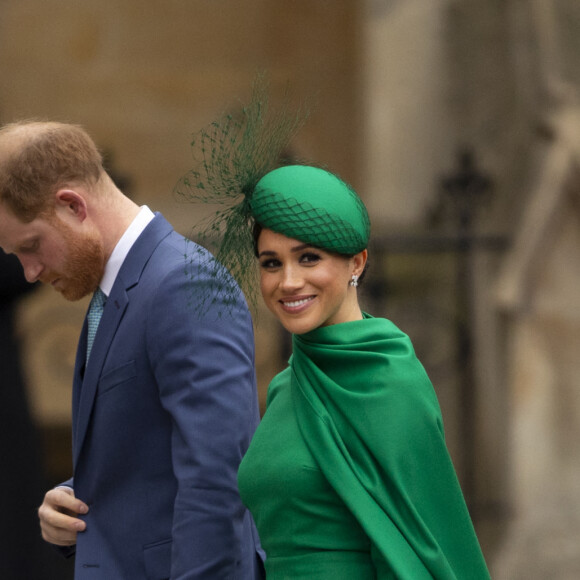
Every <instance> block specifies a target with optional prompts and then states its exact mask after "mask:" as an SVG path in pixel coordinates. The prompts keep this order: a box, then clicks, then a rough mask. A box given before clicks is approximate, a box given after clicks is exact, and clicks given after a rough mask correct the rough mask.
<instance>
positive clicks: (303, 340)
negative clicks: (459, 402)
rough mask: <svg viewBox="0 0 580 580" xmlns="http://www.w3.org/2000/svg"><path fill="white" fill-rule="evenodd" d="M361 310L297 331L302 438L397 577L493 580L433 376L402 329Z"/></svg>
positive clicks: (295, 374)
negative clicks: (357, 316) (355, 316)
mask: <svg viewBox="0 0 580 580" xmlns="http://www.w3.org/2000/svg"><path fill="white" fill-rule="evenodd" d="M365 316H366V318H365V320H361V321H355V322H347V323H344V324H339V325H335V326H327V327H323V328H318V329H316V330H314V331H311V332H309V333H306V334H304V335H301V336H298V335H294V336H293V355H292V359H291V369H292V379H291V381H292V395H293V401H294V407H295V411H296V415H297V419H298V424H299V426H300V429H301V432H302V435H303V437H304V440H305V441H306V442H307V445H308V446H309V448H310V451H311V453H312V454H313V455H314V457H315V458H316V460H317V462H318V463H319V465H320V468H321V470H322V472H323V473H324V475H325V477H326V478H327V479H328V481H329V482H330V483H331V485H332V486H333V487H334V489H335V490H336V492H337V493H338V495H339V496H340V497H341V498H342V500H343V501H344V502H345V503H346V504H347V506H348V507H349V509H350V510H351V511H352V513H353V514H354V515H355V517H356V518H357V520H358V521H359V522H360V524H361V526H362V527H363V528H364V530H365V531H366V533H367V534H368V536H369V538H370V539H371V541H372V543H373V545H374V547H375V548H376V549H377V550H378V551H379V552H380V554H381V555H382V557H383V558H384V560H385V562H386V566H387V568H389V569H390V570H392V571H393V572H394V574H395V576H396V577H397V578H402V579H409V580H422V579H425V580H427V579H431V578H436V579H439V580H442V579H459V580H465V579H467V578H469V579H470V580H477V579H489V573H488V571H487V568H486V565H485V561H484V559H483V556H482V553H481V549H480V547H479V543H478V541H477V538H476V535H475V532H474V529H473V525H472V523H471V519H470V517H469V514H468V511H467V507H466V505H465V501H464V499H463V495H462V493H461V489H460V487H459V483H458V481H457V477H456V474H455V470H454V468H453V464H452V462H451V459H450V457H449V453H448V450H447V447H446V445H445V440H444V434H443V425H442V420H441V412H440V409H439V404H438V402H437V398H436V395H435V392H434V390H433V388H432V385H431V382H430V381H429V378H428V377H427V375H426V373H425V371H424V369H423V366H422V365H421V363H420V362H419V361H418V359H417V358H416V356H415V353H414V350H413V347H412V345H411V342H410V340H409V338H408V337H407V335H405V334H404V333H402V332H401V331H400V330H399V329H398V328H397V327H396V326H395V325H394V324H392V323H391V322H389V321H388V320H385V319H380V318H371V317H368V316H367V315H365Z"/></svg>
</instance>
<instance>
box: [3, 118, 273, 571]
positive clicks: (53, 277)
mask: <svg viewBox="0 0 580 580" xmlns="http://www.w3.org/2000/svg"><path fill="white" fill-rule="evenodd" d="M0 247H2V248H3V249H4V250H5V251H7V252H9V253H14V254H16V255H17V256H18V258H19V259H20V261H21V263H22V266H23V268H24V272H25V275H26V277H27V279H28V280H29V281H30V282H33V281H36V280H40V281H41V282H44V283H47V284H50V285H52V286H53V287H54V288H55V289H56V290H57V291H59V292H60V293H61V294H62V295H63V296H64V297H65V298H66V299H68V300H78V299H80V298H82V297H83V296H87V295H90V294H91V293H94V298H93V301H92V302H91V308H90V309H89V310H90V314H89V316H88V317H87V319H90V321H89V320H86V321H85V324H84V327H83V329H82V333H81V338H80V341H79V346H78V351H77V358H76V365H75V373H74V382H73V415H72V425H73V464H74V477H73V478H72V479H71V480H69V481H67V482H65V483H64V484H63V485H62V486H59V487H57V488H55V489H52V490H50V491H48V493H47V494H46V496H45V499H44V502H43V504H42V506H41V507H40V508H39V517H40V524H41V529H42V535H43V537H44V539H45V540H47V541H48V542H50V543H52V544H55V545H57V546H59V547H60V549H61V550H62V551H63V552H65V553H67V554H72V553H75V578H78V579H81V580H82V579H102V580H131V579H146V578H147V579H153V580H160V579H163V578H172V579H177V578H179V579H193V578H196V579H198V578H199V579H201V578H204V579H211V580H217V579H221V578H223V579H226V578H227V579H240V580H245V579H252V580H253V579H254V578H261V577H262V573H263V572H262V562H261V559H260V556H259V553H261V551H260V548H259V543H258V539H257V535H256V531H255V528H254V524H253V521H252V519H251V516H250V514H249V512H248V511H247V510H246V509H245V507H244V506H243V504H242V503H241V501H240V498H239V496H238V491H237V484H236V475H237V469H238V464H239V462H240V460H241V458H242V456H243V454H244V453H245V451H246V449H247V447H248V444H249V441H250V438H251V437H252V434H253V432H254V429H255V427H256V425H257V422H258V404H257V396H256V389H255V374H254V364H253V363H254V361H253V358H254V351H253V344H254V341H253V331H252V324H251V318H250V315H249V312H248V309H247V307H246V304H245V301H244V299H243V296H242V294H241V293H240V292H237V293H236V294H234V295H233V296H232V295H231V292H228V293H226V294H225V295H224V294H223V293H213V292H214V289H215V287H216V284H215V275H216V267H217V266H216V264H215V262H213V259H212V258H211V256H210V255H209V254H208V253H207V252H206V251H205V250H204V249H203V248H201V247H200V246H198V245H196V244H194V243H193V242H191V241H189V240H187V239H185V238H184V237H182V236H180V235H178V234H177V233H176V232H175V231H174V230H173V228H172V227H171V226H170V225H169V223H168V222H167V221H165V219H164V218H163V217H162V216H161V215H159V214H156V215H155V214H153V213H152V212H151V211H150V210H149V209H148V208H147V207H146V206H144V207H138V206H137V205H136V204H135V203H133V201H131V200H130V199H129V198H128V197H126V196H125V195H123V193H122V192H121V191H120V190H119V189H118V188H117V187H116V186H115V184H114V183H113V181H112V180H111V178H110V177H109V176H108V174H107V173H106V172H105V171H104V170H103V167H102V159H101V155H100V153H99V152H98V150H97V148H96V146H95V144H94V142H93V141H92V140H91V138H90V137H89V136H88V135H87V134H86V132H85V131H84V130H82V129H81V128H80V127H77V126H75V125H68V124H61V123H45V122H23V123H15V124H11V125H7V126H5V127H4V128H3V129H1V130H0ZM99 297H100V298H102V300H101V302H104V306H103V307H102V308H101V309H100V311H99V309H98V307H97V310H95V311H94V312H93V302H95V303H97V302H98V299H99ZM200 304H202V305H203V308H202V309H200V308H199V307H198V306H199V305H200ZM101 312H102V314H101ZM99 315H100V319H99ZM95 316H96V319H95ZM99 320H100V322H99ZM95 328H96V331H95V330H94V329H95ZM95 332H96V333H95Z"/></svg>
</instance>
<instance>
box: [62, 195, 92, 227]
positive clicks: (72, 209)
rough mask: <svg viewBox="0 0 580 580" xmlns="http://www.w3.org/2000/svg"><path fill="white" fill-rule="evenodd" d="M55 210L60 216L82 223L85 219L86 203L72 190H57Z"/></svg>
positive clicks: (86, 213)
mask: <svg viewBox="0 0 580 580" xmlns="http://www.w3.org/2000/svg"><path fill="white" fill-rule="evenodd" d="M56 209H57V212H60V213H61V215H64V216H65V217H68V218H73V219H76V220H78V221H80V222H84V221H85V219H86V218H87V215H88V211H87V202H86V200H85V198H84V197H83V195H82V194H80V193H79V192H78V191H75V190H74V189H59V190H58V191H57V192H56Z"/></svg>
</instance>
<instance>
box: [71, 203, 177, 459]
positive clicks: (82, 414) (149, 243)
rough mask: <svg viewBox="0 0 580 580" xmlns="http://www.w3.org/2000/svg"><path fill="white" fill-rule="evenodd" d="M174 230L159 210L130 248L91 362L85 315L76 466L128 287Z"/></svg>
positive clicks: (77, 380) (76, 402)
mask: <svg viewBox="0 0 580 580" xmlns="http://www.w3.org/2000/svg"><path fill="white" fill-rule="evenodd" d="M171 231H172V227H171V225H170V224H169V223H168V222H167V221H166V220H165V219H164V218H163V217H162V216H161V215H160V214H157V215H156V217H155V219H154V220H153V221H151V223H150V224H149V225H148V226H147V228H145V230H144V231H143V233H142V234H141V235H140V236H139V238H138V239H137V241H136V242H135V244H134V245H133V247H132V248H131V250H130V251H129V254H128V255H127V257H126V258H125V261H124V262H123V265H122V266H121V269H120V271H119V274H118V275H117V278H116V280H115V283H114V284H113V288H112V290H111V294H110V295H109V297H108V298H107V303H106V305H105V309H104V311H103V316H102V317H101V321H100V323H99V327H98V329H97V334H96V336H95V341H94V343H93V347H92V350H91V356H90V357H89V360H88V362H87V361H86V346H87V339H86V335H87V322H86V319H85V324H84V326H83V331H82V333H81V339H80V341H79V346H78V350H77V357H76V363H75V377H74V389H73V464H74V465H75V466H76V464H77V460H78V457H79V454H80V452H81V449H82V447H83V442H84V440H85V436H86V433H87V429H88V426H89V422H90V418H91V414H92V409H93V406H94V403H95V398H96V395H97V390H98V385H99V381H100V378H101V374H102V370H103V366H104V364H105V361H106V359H107V354H108V353H109V349H110V347H111V343H112V341H113V338H114V336H115V333H116V332H117V329H118V328H119V325H120V324H121V321H122V319H123V315H124V313H125V310H126V309H127V306H128V304H129V293H128V290H129V289H131V288H133V287H134V286H136V285H137V284H138V283H139V278H140V277H141V273H142V272H143V269H144V268H145V266H146V264H147V261H148V260H149V258H150V257H151V254H152V253H153V251H154V250H155V248H156V247H157V245H158V244H159V243H160V242H161V240H162V239H163V238H165V237H166V236H167V235H168V234H169V233H171ZM83 369H84V373H83Z"/></svg>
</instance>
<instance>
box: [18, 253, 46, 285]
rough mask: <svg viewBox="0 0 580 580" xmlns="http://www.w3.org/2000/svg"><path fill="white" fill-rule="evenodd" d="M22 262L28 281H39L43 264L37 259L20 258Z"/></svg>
mask: <svg viewBox="0 0 580 580" xmlns="http://www.w3.org/2000/svg"><path fill="white" fill-rule="evenodd" d="M20 263H21V264H22V268H23V270H24V277H25V278H26V281H27V282H30V283H33V282H37V281H38V278H39V276H40V274H41V273H42V270H43V269H44V268H43V266H42V264H41V263H40V262H38V261H36V260H26V259H25V260H23V259H22V258H20Z"/></svg>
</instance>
